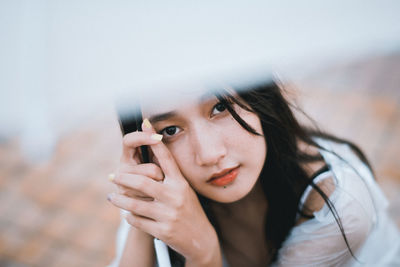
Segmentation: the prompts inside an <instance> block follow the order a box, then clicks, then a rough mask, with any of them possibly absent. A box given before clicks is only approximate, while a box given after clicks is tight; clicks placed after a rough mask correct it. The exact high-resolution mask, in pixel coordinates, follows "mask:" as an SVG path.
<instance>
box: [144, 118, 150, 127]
mask: <svg viewBox="0 0 400 267" xmlns="http://www.w3.org/2000/svg"><path fill="white" fill-rule="evenodd" d="M143 125H144V127H146V128H147V129H151V123H150V121H149V120H148V119H147V118H146V119H144V120H143Z"/></svg>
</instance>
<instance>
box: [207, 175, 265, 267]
mask: <svg viewBox="0 0 400 267" xmlns="http://www.w3.org/2000/svg"><path fill="white" fill-rule="evenodd" d="M210 208H211V210H212V213H213V215H214V218H215V220H216V222H217V225H218V233H219V237H220V242H221V246H222V248H223V251H224V254H225V256H226V258H227V260H228V262H229V264H230V265H232V266H245V265H248V264H249V263H251V264H250V266H265V263H266V262H268V261H269V258H268V257H269V255H268V248H267V244H266V240H265V216H266V213H267V200H266V198H265V195H264V192H263V189H262V187H261V185H260V183H259V182H257V183H256V185H255V186H254V187H253V189H252V190H251V191H250V192H249V194H247V195H246V196H245V197H244V198H242V199H240V200H238V201H236V202H233V203H215V202H213V203H211V205H210Z"/></svg>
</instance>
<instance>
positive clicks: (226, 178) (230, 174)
mask: <svg viewBox="0 0 400 267" xmlns="http://www.w3.org/2000/svg"><path fill="white" fill-rule="evenodd" d="M238 173H239V166H238V167H236V168H233V169H231V170H228V171H227V172H225V174H223V175H219V176H216V177H213V178H211V179H210V180H209V183H210V184H212V185H216V186H225V185H228V184H230V183H232V182H233V181H234V180H235V179H236V177H237V175H238Z"/></svg>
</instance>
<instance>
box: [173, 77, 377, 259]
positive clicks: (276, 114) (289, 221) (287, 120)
mask: <svg viewBox="0 0 400 267" xmlns="http://www.w3.org/2000/svg"><path fill="white" fill-rule="evenodd" d="M236 89H237V88H235V91H236ZM239 89H245V90H237V94H238V97H237V96H233V95H232V94H231V93H230V92H228V91H223V92H221V93H217V94H216V96H217V98H218V99H219V100H220V101H221V102H222V104H224V105H225V107H226V108H227V110H228V111H229V112H230V113H231V115H232V117H233V118H234V119H235V120H236V121H237V122H238V123H239V124H240V125H241V126H242V127H243V128H244V129H246V130H247V131H249V132H250V133H252V134H255V135H260V133H257V132H256V131H255V130H254V129H253V128H252V127H251V126H250V125H248V124H247V123H246V122H245V121H244V120H243V119H242V118H241V117H240V116H239V115H238V114H237V113H236V112H235V109H234V107H233V105H234V104H237V105H239V106H240V107H241V108H243V109H246V110H248V111H250V112H254V113H255V114H257V115H258V116H259V118H260V120H261V125H262V130H263V133H264V137H265V140H266V142H267V146H268V150H267V157H266V161H265V163H264V166H263V169H262V171H261V174H260V177H259V180H260V183H261V185H262V188H263V191H264V194H265V197H266V200H267V203H268V211H267V213H266V215H265V238H266V241H267V244H268V247H269V250H270V251H269V254H270V258H271V262H273V261H275V260H276V259H277V252H278V251H279V249H280V248H281V246H282V243H283V242H284V241H285V239H286V238H287V237H288V235H289V232H290V230H291V229H292V228H293V227H294V225H295V223H296V216H297V215H298V214H302V213H301V211H300V210H299V202H300V198H301V196H302V194H303V193H304V190H305V189H306V187H307V186H308V185H311V186H312V187H313V188H314V189H315V190H316V191H317V192H318V193H319V194H320V195H321V197H322V198H323V199H324V200H325V202H326V203H327V206H328V208H329V209H330V210H331V212H332V214H333V216H334V218H335V220H336V222H337V225H338V226H339V229H340V231H341V233H342V236H343V239H344V241H345V243H346V245H347V247H348V249H349V252H350V253H351V255H353V257H354V254H353V251H352V250H351V248H350V246H349V243H348V240H347V238H346V235H345V232H344V229H343V225H342V222H341V219H340V217H339V215H338V213H337V211H336V209H335V207H334V205H333V203H331V201H330V200H329V198H328V196H327V195H326V194H325V193H324V192H323V191H322V190H321V189H320V188H319V186H318V185H317V184H315V183H314V182H313V180H312V179H310V177H309V175H308V174H307V173H306V171H305V170H304V169H303V167H302V164H304V163H308V162H314V161H320V160H323V158H322V156H321V155H320V154H307V153H306V152H304V151H302V150H300V149H299V148H298V141H302V142H304V143H306V144H309V145H311V146H314V147H317V148H319V149H323V150H326V149H325V148H323V147H321V146H320V145H318V144H317V143H316V142H315V141H314V139H313V137H323V138H326V139H329V140H332V141H335V142H339V143H346V144H348V145H349V146H350V147H351V148H352V149H353V150H354V152H355V153H356V154H357V155H358V156H359V158H360V159H361V160H362V161H363V162H365V163H366V164H367V166H370V164H369V163H368V161H367V159H366V157H365V155H364V154H363V153H362V151H361V150H360V149H359V148H358V147H357V146H356V145H354V144H353V143H351V142H349V141H347V140H343V139H341V138H338V137H335V136H333V135H330V134H327V133H324V132H322V131H320V130H318V128H310V127H305V126H302V125H301V124H300V123H299V122H298V120H297V119H296V117H295V115H294V113H293V111H292V109H291V105H290V104H289V102H288V101H287V100H286V99H285V97H284V96H283V94H282V89H281V88H280V87H279V86H278V84H277V83H275V82H273V81H270V82H267V83H262V84H259V85H254V86H253V87H252V88H239ZM332 153H334V152H332ZM338 156H339V155H338ZM339 157H340V156H339ZM328 167H329V166H328ZM199 199H200V202H201V204H202V206H203V208H204V210H205V212H206V214H207V216H208V218H209V219H210V222H211V223H212V224H213V225H214V227H216V228H218V225H216V223H215V220H214V219H213V214H212V212H211V210H210V208H209V200H208V199H206V198H205V197H203V196H200V195H199ZM217 232H218V231H217ZM173 254H174V253H172V256H174V255H173ZM175 256H176V255H175ZM175 256H174V257H173V258H174V259H175ZM178 261H179V260H178Z"/></svg>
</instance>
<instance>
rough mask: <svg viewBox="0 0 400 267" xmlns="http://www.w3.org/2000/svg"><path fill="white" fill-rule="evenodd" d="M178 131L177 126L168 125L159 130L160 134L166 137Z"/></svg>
mask: <svg viewBox="0 0 400 267" xmlns="http://www.w3.org/2000/svg"><path fill="white" fill-rule="evenodd" d="M179 132H180V129H179V128H178V127H177V126H169V127H166V128H164V129H163V130H162V131H161V134H162V135H164V136H166V137H170V136H173V135H175V134H177V133H179Z"/></svg>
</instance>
